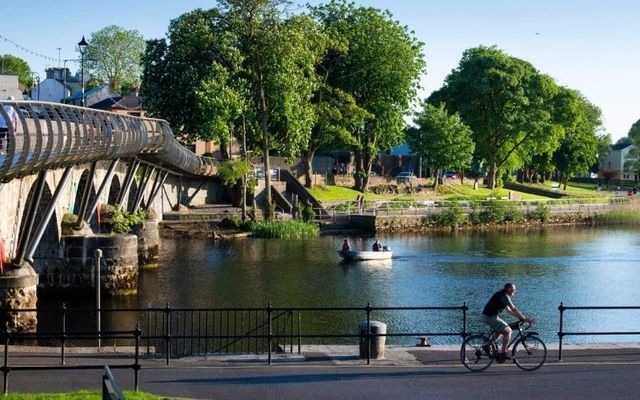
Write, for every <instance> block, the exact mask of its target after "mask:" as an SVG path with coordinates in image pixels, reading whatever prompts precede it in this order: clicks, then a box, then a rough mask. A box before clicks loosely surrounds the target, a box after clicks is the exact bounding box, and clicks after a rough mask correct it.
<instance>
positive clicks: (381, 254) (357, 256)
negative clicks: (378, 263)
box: [338, 250, 393, 261]
mask: <svg viewBox="0 0 640 400" xmlns="http://www.w3.org/2000/svg"><path fill="white" fill-rule="evenodd" d="M392 254H393V252H392V251H342V250H338V255H340V257H342V258H344V259H345V260H347V261H365V260H390V259H391V256H392Z"/></svg>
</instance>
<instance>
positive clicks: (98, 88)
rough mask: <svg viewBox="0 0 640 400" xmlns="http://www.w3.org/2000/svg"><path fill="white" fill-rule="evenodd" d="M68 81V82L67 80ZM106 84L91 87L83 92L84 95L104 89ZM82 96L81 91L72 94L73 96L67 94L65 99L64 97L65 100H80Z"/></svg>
mask: <svg viewBox="0 0 640 400" xmlns="http://www.w3.org/2000/svg"><path fill="white" fill-rule="evenodd" d="M67 83H68V82H67ZM105 87H106V86H96V87H94V88H92V89H89V90H87V91H86V92H84V97H87V96H89V95H92V94H93V93H97V92H99V91H101V90H102V89H104V88H105ZM81 98H82V91H80V92H78V93H76V94H74V95H73V96H69V97H67V98H66V99H64V100H65V101H69V100H80V99H81Z"/></svg>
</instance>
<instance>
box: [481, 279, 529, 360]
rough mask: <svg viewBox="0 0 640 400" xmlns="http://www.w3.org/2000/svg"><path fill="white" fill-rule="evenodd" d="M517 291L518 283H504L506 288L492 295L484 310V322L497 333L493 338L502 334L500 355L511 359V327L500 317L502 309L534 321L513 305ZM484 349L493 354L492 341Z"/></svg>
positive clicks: (519, 317)
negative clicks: (508, 349) (509, 353)
mask: <svg viewBox="0 0 640 400" xmlns="http://www.w3.org/2000/svg"><path fill="white" fill-rule="evenodd" d="M515 293H516V285H515V284H513V283H506V284H505V285H504V289H502V290H498V291H497V292H495V293H494V294H493V296H491V298H490V299H489V301H488V302H487V305H485V306H484V310H483V311H482V322H484V323H486V324H487V325H489V326H490V327H491V329H494V330H496V333H495V335H494V337H493V338H492V339H493V340H498V338H499V337H500V335H502V351H501V352H500V354H498V357H502V358H504V359H511V356H509V355H508V354H507V353H506V352H507V346H508V345H509V340H511V328H510V327H509V324H507V323H506V322H504V321H503V320H502V319H501V318H500V313H501V312H502V310H504V309H506V310H507V311H508V312H509V314H511V315H513V316H514V317H516V318H518V319H519V320H521V321H525V322H529V323H531V322H533V321H532V320H531V319H530V318H527V317H526V316H525V315H524V314H523V313H521V312H520V310H518V309H517V308H516V306H514V305H513V302H512V301H511V297H513V295H514V294H515ZM482 350H484V352H485V353H487V355H491V343H490V342H487V343H485V344H484V346H482Z"/></svg>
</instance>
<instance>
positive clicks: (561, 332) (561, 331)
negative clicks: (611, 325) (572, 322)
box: [558, 303, 640, 361]
mask: <svg viewBox="0 0 640 400" xmlns="http://www.w3.org/2000/svg"><path fill="white" fill-rule="evenodd" d="M558 310H559V311H560V329H559V330H558V340H559V343H558V361H562V341H563V339H564V337H565V336H586V335H594V336H595V335H598V336H601V335H640V331H619V332H610V331H608V332H602V331H599V332H565V331H564V312H565V311H567V310H640V306H596V307H584V306H583V307H567V306H565V305H564V304H563V303H560V305H559V306H558Z"/></svg>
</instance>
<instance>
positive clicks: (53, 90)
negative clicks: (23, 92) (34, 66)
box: [31, 68, 82, 103]
mask: <svg viewBox="0 0 640 400" xmlns="http://www.w3.org/2000/svg"><path fill="white" fill-rule="evenodd" d="M45 72H46V74H47V75H46V76H47V77H46V79H45V80H43V81H42V82H40V83H39V84H37V85H36V86H34V87H33V89H32V90H31V99H32V100H36V101H50V102H53V103H60V102H61V101H62V99H64V98H66V97H69V96H73V95H74V94H76V93H80V92H81V91H82V81H81V79H80V77H79V76H78V75H71V72H70V71H69V68H47V69H46V70H45Z"/></svg>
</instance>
